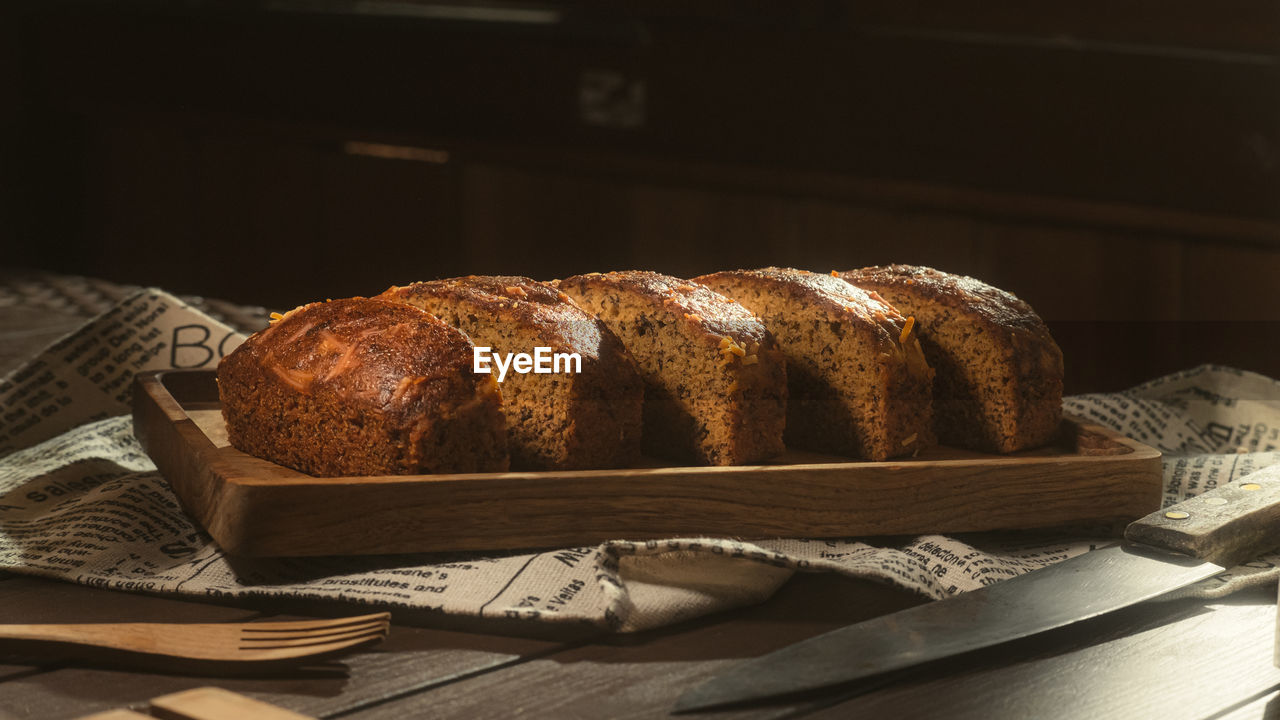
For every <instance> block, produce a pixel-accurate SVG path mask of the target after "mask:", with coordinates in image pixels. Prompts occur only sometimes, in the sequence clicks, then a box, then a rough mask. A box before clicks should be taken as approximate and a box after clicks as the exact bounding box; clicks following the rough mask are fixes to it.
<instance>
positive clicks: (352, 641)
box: [241, 633, 383, 661]
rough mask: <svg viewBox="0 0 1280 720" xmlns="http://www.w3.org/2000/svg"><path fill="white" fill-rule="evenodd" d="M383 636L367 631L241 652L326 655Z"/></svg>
mask: <svg viewBox="0 0 1280 720" xmlns="http://www.w3.org/2000/svg"><path fill="white" fill-rule="evenodd" d="M382 638H383V635H382V634H381V633H365V634H362V635H357V636H355V637H350V638H346V639H344V640H329V641H325V642H320V643H306V644H302V645H282V646H279V647H265V648H262V647H257V646H254V647H251V648H242V649H241V653H242V655H243V657H244V659H246V660H266V661H269V660H286V659H290V658H299V657H307V656H311V655H325V654H328V653H333V652H337V651H339V650H346V649H348V648H353V647H356V646H358V645H365V644H368V643H374V642H378V641H379V640H381V639H382Z"/></svg>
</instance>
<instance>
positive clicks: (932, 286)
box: [838, 265, 1053, 342]
mask: <svg viewBox="0 0 1280 720" xmlns="http://www.w3.org/2000/svg"><path fill="white" fill-rule="evenodd" d="M838 275H839V276H840V277H841V278H842V279H844V280H847V281H848V282H849V283H851V284H853V285H856V286H858V287H861V288H863V289H867V290H871V291H875V289H876V288H878V287H907V288H910V289H911V291H912V292H913V293H915V294H917V295H918V296H920V297H924V298H928V299H930V300H932V301H934V302H937V303H941V304H944V305H949V306H951V307H954V308H961V309H963V310H965V311H966V313H967V314H969V315H970V316H971V317H973V318H974V319H975V320H977V321H980V322H983V323H985V324H986V325H988V326H989V327H991V328H992V329H995V330H997V331H999V332H1002V333H1012V332H1018V331H1021V332H1025V333H1028V334H1030V335H1032V336H1035V337H1038V338H1041V339H1043V340H1047V341H1048V342H1053V337H1052V336H1050V335H1049V329H1048V328H1047V327H1045V324H1044V321H1043V320H1041V319H1040V316H1039V315H1037V314H1036V311H1035V310H1033V309H1032V308H1031V306H1030V305H1028V304H1027V303H1026V302H1025V301H1023V300H1022V299H1021V298H1019V297H1018V296H1016V295H1014V294H1013V293H1011V292H1007V291H1005V290H1001V289H1000V288H998V287H995V286H992V285H988V284H987V283H985V282H983V281H981V280H978V279H977V278H972V277H969V276H967V275H956V274H953V273H948V272H943V271H941V270H935V269H934V268H931V267H924V266H921V265H882V266H876V267H865V268H860V269H858V270H846V271H844V272H840V273H838Z"/></svg>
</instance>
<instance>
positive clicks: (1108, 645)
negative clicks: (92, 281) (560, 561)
mask: <svg viewBox="0 0 1280 720" xmlns="http://www.w3.org/2000/svg"><path fill="white" fill-rule="evenodd" d="M77 316H78V315H77V313H76V312H74V311H56V310H48V309H45V310H40V311H34V310H32V309H31V308H24V307H13V306H10V307H3V306H0V348H4V350H5V352H4V354H3V356H0V372H7V371H8V370H10V369H12V368H13V367H15V366H16V365H17V364H18V362H20V360H21V358H23V357H26V356H28V355H30V354H31V353H33V352H35V351H36V350H38V349H39V348H40V347H42V346H43V345H44V344H46V343H47V342H48V341H50V340H52V339H55V338H56V337H57V336H58V335H60V334H61V333H63V332H66V331H67V330H69V329H71V328H72V327H74V325H75V323H76V318H77ZM918 602H920V599H919V598H916V597H913V596H910V595H906V594H904V593H901V592H899V591H896V590H893V589H890V588H886V587H883V586H879V585H875V584H871V583H868V582H862V581H854V580H848V579H844V578H838V577H834V576H824V575H801V576H797V578H795V579H793V580H792V581H791V582H790V583H789V584H788V585H786V586H784V587H783V589H782V590H781V591H780V592H779V593H778V594H777V595H775V596H774V597H773V598H772V599H771V600H769V601H768V602H766V603H765V604H763V605H760V606H757V607H753V608H747V609H742V610H737V611H732V612H726V613H721V614H718V615H715V616H711V617H707V618H703V619H700V620H696V621H692V622H688V623H684V624H682V625H678V626H675V627H671V628H665V629H661V630H655V631H650V632H646V633H640V634H636V635H628V636H606V637H598V638H593V639H587V640H583V639H570V638H557V637H513V636H505V635H498V634H488V633H485V632H477V631H475V629H474V628H472V629H470V631H462V630H459V629H448V628H441V627H432V628H427V627H418V626H415V625H414V624H413V622H414V621H415V618H413V617H408V616H396V617H395V618H394V620H395V622H394V625H393V628H392V632H391V635H390V637H389V638H388V639H387V640H386V641H385V642H383V643H382V644H380V645H377V646H374V647H372V648H368V649H366V650H363V651H360V652H357V653H354V654H351V655H347V656H344V657H342V658H339V659H338V660H336V661H334V662H333V663H330V664H329V665H327V666H325V667H321V668H317V669H312V670H307V671H299V672H294V673H291V674H287V675H280V676H273V677H224V678H209V677H192V676H186V675H181V674H158V673H156V672H154V671H148V670H143V669H139V668H129V667H95V666H90V665H83V664H77V663H76V662H73V661H71V660H69V659H68V658H66V657H62V656H59V655H57V654H49V655H34V656H33V655H23V656H19V655H13V654H5V653H6V652H7V651H6V650H5V648H4V646H3V645H0V718H5V719H7V718H41V719H45V720H57V719H59V718H77V717H81V716H84V715H88V714H91V713H95V712H101V711H106V710H111V709H116V708H133V709H137V710H140V709H143V708H145V707H146V705H147V700H148V699H150V698H154V697H157V696H159V695H164V694H167V693H172V692H178V691H181V690H185V689H189V688H195V687H202V686H208V685H216V686H219V687H223V688H226V689H228V690H232V691H234V692H238V693H242V694H244V695H247V696H250V697H253V698H256V699H259V700H263V701H266V702H270V703H273V704H276V705H279V706H281V707H284V708H288V709H291V710H294V711H296V712H300V713H303V714H306V715H311V716H314V717H321V718H339V717H341V718H353V719H359V720H381V719H384V718H386V719H389V718H413V717H435V718H509V717H530V718H541V717H555V718H661V717H666V716H668V715H669V709H670V707H671V705H672V704H673V703H674V702H675V699H676V698H677V697H678V696H679V695H680V694H681V693H683V692H684V691H685V690H687V689H689V688H691V687H694V686H696V685H698V684H700V683H701V682H703V681H704V680H706V679H708V678H709V677H711V676H712V675H714V674H715V673H717V672H719V671H720V670H723V669H725V668H727V667H729V666H731V665H732V664H733V663H734V662H736V661H738V660H741V659H743V658H749V657H754V656H757V655H759V654H761V653H765V652H768V651H770V650H773V649H776V648H779V647H782V646H785V645H788V644H791V643H793V642H797V641H799V640H802V639H804V638H807V637H811V636H813V635H815V634H817V633H820V632H822V631H825V630H828V629H831V628H834V627H838V626H840V625H843V624H846V623H849V622H855V621H857V620H860V619H865V618H868V617H873V616H875V615H878V614H882V613H885V612H891V611H893V610H897V609H901V608H904V607H908V606H910V605H912V604H914V603H918ZM273 609H274V610H276V611H277V612H279V611H280V610H281V608H279V607H275V608H273ZM284 611H287V612H291V613H297V614H302V613H304V612H305V613H308V614H317V613H319V612H331V613H333V614H351V613H352V612H354V611H353V610H351V609H348V608H342V607H337V606H332V607H329V606H326V607H324V608H322V609H321V610H317V609H316V607H315V606H314V605H309V606H306V607H305V608H304V607H303V606H298V607H297V608H288V607H286V608H284ZM263 615H265V613H264V612H263V611H262V609H261V608H247V607H230V606H222V605H214V604H208V603H197V602H189V601H183V600H175V599H169V598H162V597H150V596H145V595H135V594H127V593H120V592H114V591H108V590H101V589H94V588H89V587H82V586H77V585H72V584H68V583H63V582H55V581H49V580H43V579H37V578H31V577H24V576H19V575H16V574H11V573H0V622H85V621H116V622H124V621H140V620H146V621H170V622H172V621H190V622H209V621H219V620H227V621H230V620H243V619H249V618H254V617H259V616H263ZM1275 616H1276V597H1275V592H1274V590H1273V589H1260V590H1257V591H1250V592H1245V593H1240V594H1237V595H1236V596H1233V597H1231V598H1228V599H1226V600H1223V601H1218V602H1212V603H1206V602H1202V601H1196V600H1184V601H1175V602H1168V603H1147V604H1144V605H1141V606H1137V607H1135V608H1131V609H1129V610H1126V611H1123V612H1119V613H1114V614H1112V615H1109V616H1106V617H1103V618H1099V619H1097V620H1093V621H1089V622H1086V623H1081V624H1078V625H1075V626H1072V627H1068V628H1064V629H1062V630H1059V631H1055V632H1052V633H1047V634H1045V635H1042V636H1038V637H1035V638H1030V639H1027V640H1023V641H1019V642H1016V643H1012V644H1008V645H1005V646H1002V647H998V648H993V649H989V650H985V651H980V652H976V653H970V654H969V655H966V656H962V657H959V658H954V659H951V660H947V661H942V662H938V663H934V664H931V665H928V666H925V667H922V668H918V669H915V670H912V671H909V672H906V673H903V674H901V675H899V676H896V677H894V678H892V679H891V680H890V681H881V682H876V683H872V684H870V685H868V686H863V687H859V688H847V689H844V690H841V691H838V692H835V693H827V694H822V695H819V696H814V697H807V698H803V699H801V700H794V701H790V702H784V703H780V704H770V705H755V706H751V707H746V708H740V709H734V710H729V711H722V712H712V713H705V714H701V715H696V716H694V717H710V718H796V717H806V718H845V717H867V718H880V717H899V718H914V717H947V718H975V719H977V718H984V719H985V718H1032V717H1034V718H1059V717H1061V718H1147V717H1152V718H1189V719H1190V718H1226V719H1229V720H1253V719H1255V718H1268V717H1276V716H1277V713H1280V670H1278V669H1277V668H1276V667H1275V665H1274V664H1273V662H1272V657H1273V649H1274V643H1275ZM483 629H484V628H481V630H483ZM30 652H34V651H30Z"/></svg>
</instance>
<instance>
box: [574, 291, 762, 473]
mask: <svg viewBox="0 0 1280 720" xmlns="http://www.w3.org/2000/svg"><path fill="white" fill-rule="evenodd" d="M558 285H559V287H560V289H561V290H563V291H564V292H565V293H567V294H568V295H569V296H571V297H572V298H573V299H574V300H575V301H577V302H578V304H579V305H581V306H582V307H583V308H585V309H586V310H588V311H590V312H593V313H595V314H596V315H598V316H599V317H600V319H601V320H603V321H604V323H605V324H606V325H608V326H609V328H610V329H611V330H613V331H614V333H616V334H617V335H618V337H619V338H621V339H622V342H623V343H624V344H625V345H626V346H627V348H628V349H630V350H631V354H632V355H633V356H634V357H635V358H636V362H637V364H638V365H639V368H640V374H641V376H642V377H643V378H644V383H645V397H644V436H643V438H644V439H643V447H644V450H645V452H646V453H647V454H650V455H653V456H657V457H664V458H669V459H673V460H677V461H682V462H694V463H698V464H705V465H741V464H745V463H752V462H758V461H760V460H764V459H766V458H769V457H772V456H774V455H777V454H779V453H781V452H782V451H783V444H782V432H783V425H784V422H785V418H786V402H787V388H786V367H785V364H784V360H783V358H782V355H781V353H779V352H778V350H777V346H776V343H775V342H774V340H773V337H772V336H771V335H770V334H769V332H768V331H767V330H766V329H765V327H764V325H762V324H761V323H760V321H759V320H758V319H757V318H756V317H755V316H754V315H752V314H751V313H750V312H749V311H748V310H747V309H746V308H743V307H742V306H741V305H738V304H737V303H735V302H733V301H732V300H730V299H728V298H726V297H724V296H722V295H719V294H717V293H714V292H712V291H711V290H709V289H707V288H706V287H704V286H702V285H699V284H698V283H694V282H690V281H688V280H681V279H679V278H674V277H671V276H669V275H661V274H659V273H655V272H647V271H628V272H611V273H604V274H601V273H593V274H589V275H578V276H575V277H571V278H568V279H565V280H561V281H560V282H559V283H558Z"/></svg>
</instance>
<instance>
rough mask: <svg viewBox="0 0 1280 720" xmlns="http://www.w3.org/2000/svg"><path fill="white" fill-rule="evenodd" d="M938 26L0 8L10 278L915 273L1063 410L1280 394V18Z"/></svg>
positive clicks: (298, 294) (736, 17)
mask: <svg viewBox="0 0 1280 720" xmlns="http://www.w3.org/2000/svg"><path fill="white" fill-rule="evenodd" d="M33 5H34V4H33ZM939 5H940V7H937V8H929V7H925V6H924V5H922V4H915V3H895V2H888V1H887V0H884V1H881V2H858V3H854V2H817V1H809V2H797V3H764V2H727V1H708V0H702V1H700V2H688V3H686V2H672V1H645V2H640V1H639V0H635V1H633V2H615V3H594V2H593V3H587V2H557V3H546V4H539V5H533V4H530V3H516V4H506V5H502V6H500V7H498V8H497V10H494V9H493V8H487V9H486V8H485V7H482V6H479V5H476V4H475V3H462V4H453V5H441V4H428V3H413V2H409V3H396V4H379V3H377V2H373V3H360V4H357V3H343V2H298V1H290V0H286V1H284V2H270V3H268V2H245V1H240V2H233V3H218V4H214V3H202V2H188V3H183V4H181V5H180V6H177V5H175V4H171V3H153V2H136V1H135V2H127V3H112V4H110V5H109V6H108V5H107V4H100V3H90V2H67V1H65V0H63V1H60V2H51V3H44V4H40V5H39V6H38V7H25V6H24V5H23V4H6V6H5V7H4V9H2V10H0V96H3V97H5V98H6V99H8V100H10V101H11V102H8V103H4V104H0V242H3V247H4V249H5V252H4V257H3V262H5V264H10V265H17V266H27V267H34V268H42V269H51V270H58V271H62V272H73V273H81V274H88V275H93V276H98V277H104V278H108V279H111V280H116V281H122V282H133V283H142V284H152V285H160V286H164V287H166V288H168V289H171V290H174V291H177V292H183V293H199V294H206V295H210V296H216V297H223V298H227V299H231V300H235V301H239V302H249V303H258V304H265V305H268V306H271V307H273V308H286V307H291V306H293V305H296V304H299V303H302V302H306V301H310V300H314V299H320V298H325V297H340V296H346V295H352V294H370V293H376V292H380V291H381V290H383V289H385V288H386V287H387V286H389V285H391V284H393V283H406V282H410V281H414V280H419V279H427V278H432V277H441V276H451V275H459V274H469V273H518V274H524V275H529V276H532V277H535V278H544V279H545V278H551V277H560V276H564V275H567V274H570V273H576V272H583V271H591V270H608V269H622V268H630V267H642V268H653V269H657V270H661V271H665V272H669V273H672V274H676V275H692V274H697V273H702V272H707V271H711V270H716V269H723V268H731V267H749V266H760V265H767V264H776V265H794V266H797V267H803V268H809V269H814V270H829V269H832V268H841V269H843V268H850V267H855V266H861V265H866V264H873V263H882V262H912V263H923V264H930V265H934V266H936V267H940V268H943V269H947V270H952V271H956V272H962V273H968V274H973V275H975V276H978V277H980V278H983V279H985V280H988V281H989V282H992V283H994V284H996V285H999V286H1002V287H1005V288H1007V289H1009V290H1012V291H1013V292H1016V293H1017V294H1019V295H1020V296H1022V297H1024V298H1025V299H1027V300H1028V301H1030V302H1031V303H1032V304H1033V305H1034V306H1035V307H1036V308H1037V309H1038V310H1039V311H1040V312H1041V314H1042V315H1043V316H1044V317H1045V318H1046V319H1047V320H1048V321H1049V322H1050V324H1051V327H1052V329H1053V331H1054V333H1055V335H1056V336H1057V337H1058V340H1059V342H1060V344H1062V346H1063V348H1064V352H1065V354H1066V357H1067V368H1068V371H1067V372H1068V377H1067V385H1068V388H1067V389H1068V391H1069V392H1080V391H1087V390H1105V389H1116V388H1120V387H1124V386H1126V385H1128V384H1131V383H1133V382H1137V381H1140V380H1143V379H1146V378H1149V377H1151V376H1154V375H1156V374H1159V373H1162V372H1167V371H1170V370H1175V369H1179V368H1182V367H1186V366H1189V365H1194V364H1197V363H1200V362H1206V361H1215V362H1223V363H1228V364H1233V365H1237V366H1240V367H1245V368H1248V369H1253V370H1258V371H1261V372H1265V373H1268V374H1270V375H1272V376H1280V302H1277V301H1276V296H1275V292H1276V288H1277V285H1280V283H1277V278H1280V2H1277V1H1276V0H1227V1H1226V2H1216V3H1206V2H1203V1H1202V0H1170V1H1169V2H1159V3H1157V2H1144V1H1139V0H1122V1H1119V2H1109V1H1104V0H1082V2H1076V3H1071V4H1069V5H1054V6H1052V7H1049V6H1043V5H1042V4H1036V5H1035V6H1034V7H1032V6H1027V5H1026V4H1024V3H1014V2H1011V1H1009V2H983V3H976V2H961V3H948V4H939Z"/></svg>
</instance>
